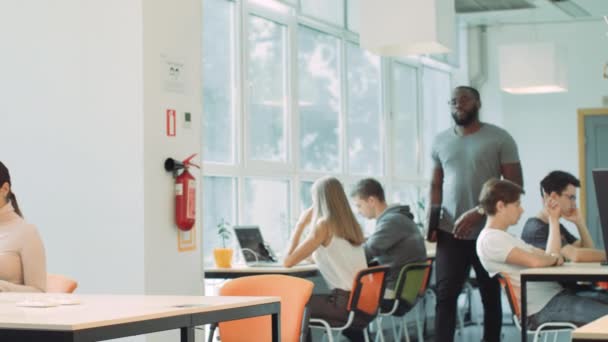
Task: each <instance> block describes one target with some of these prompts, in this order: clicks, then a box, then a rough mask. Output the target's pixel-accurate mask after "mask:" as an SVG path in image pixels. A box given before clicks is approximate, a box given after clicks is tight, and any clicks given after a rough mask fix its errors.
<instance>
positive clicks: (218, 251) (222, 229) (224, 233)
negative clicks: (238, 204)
mask: <svg viewBox="0 0 608 342" xmlns="http://www.w3.org/2000/svg"><path fill="white" fill-rule="evenodd" d="M216 227H217V235H218V236H219V237H220V240H222V248H214V249H213V258H214V259H215V265H216V266H217V267H221V268H230V267H231V262H232V253H233V252H232V248H230V247H226V241H228V240H230V236H231V235H232V231H231V230H230V223H228V222H227V221H226V220H224V218H223V217H222V218H221V219H220V222H219V223H218V224H217V226H216Z"/></svg>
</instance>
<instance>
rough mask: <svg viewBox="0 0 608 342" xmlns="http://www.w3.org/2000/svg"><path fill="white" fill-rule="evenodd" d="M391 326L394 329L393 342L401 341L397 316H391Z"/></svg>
mask: <svg viewBox="0 0 608 342" xmlns="http://www.w3.org/2000/svg"><path fill="white" fill-rule="evenodd" d="M391 326H392V328H393V341H399V339H400V337H401V336H398V334H397V323H396V319H395V316H391Z"/></svg>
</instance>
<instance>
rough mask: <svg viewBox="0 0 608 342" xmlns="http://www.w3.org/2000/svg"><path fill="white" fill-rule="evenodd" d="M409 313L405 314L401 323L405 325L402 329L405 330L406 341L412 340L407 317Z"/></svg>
mask: <svg viewBox="0 0 608 342" xmlns="http://www.w3.org/2000/svg"><path fill="white" fill-rule="evenodd" d="M406 316H407V314H405V315H403V318H402V319H401V325H402V326H403V328H402V329H401V331H403V335H404V336H405V341H406V342H410V332H409V330H408V329H407V318H406Z"/></svg>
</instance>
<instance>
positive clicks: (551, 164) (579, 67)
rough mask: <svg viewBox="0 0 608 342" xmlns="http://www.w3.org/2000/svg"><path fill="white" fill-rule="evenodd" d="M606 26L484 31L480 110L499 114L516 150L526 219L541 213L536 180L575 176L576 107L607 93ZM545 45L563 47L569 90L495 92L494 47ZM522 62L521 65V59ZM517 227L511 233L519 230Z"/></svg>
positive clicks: (596, 104) (589, 24)
mask: <svg viewBox="0 0 608 342" xmlns="http://www.w3.org/2000/svg"><path fill="white" fill-rule="evenodd" d="M606 31H608V28H607V27H606V24H605V23H604V22H600V21H594V22H578V23H560V24H539V25H534V26H530V25H515V26H502V27H492V28H490V29H489V30H488V41H489V44H488V49H489V50H488V56H489V61H490V64H489V75H488V76H489V78H488V82H487V83H486V85H485V86H484V87H483V88H482V89H481V93H482V97H483V99H484V104H483V106H484V112H488V111H493V112H495V113H496V114H499V115H500V116H502V120H503V123H504V125H503V126H504V128H506V129H507V130H508V131H509V132H510V133H511V134H512V135H513V137H514V138H515V140H516V141H517V143H518V146H519V152H520V156H521V161H522V166H523V170H524V183H525V188H526V192H527V196H525V197H524V200H523V206H524V208H525V210H526V212H525V213H524V219H522V222H520V225H519V227H521V225H522V224H523V222H525V218H526V217H528V216H533V215H535V214H536V213H537V212H538V211H539V210H540V209H541V202H540V195H539V190H538V187H539V185H538V184H539V182H540V180H541V179H542V178H543V177H544V176H545V175H546V174H547V173H548V172H549V171H551V170H554V169H561V170H565V171H568V172H571V173H573V174H574V175H577V176H578V145H577V144H578V140H577V139H578V135H577V121H576V118H577V116H576V115H577V114H576V111H577V109H579V108H589V107H601V106H602V97H603V96H605V95H608V81H606V80H604V79H602V66H603V65H604V63H605V62H606V58H608V57H607V55H606V51H607V50H606V47H607V45H608V37H606ZM526 41H528V42H532V41H549V42H556V43H559V44H560V45H561V46H563V47H565V48H566V49H567V58H566V61H567V65H566V66H567V70H568V92H566V93H556V94H544V95H510V94H507V93H505V92H502V91H501V90H500V85H499V75H498V60H499V56H498V46H500V45H501V44H509V43H515V42H526ZM522 63H525V61H522ZM518 230H519V229H514V231H515V232H518Z"/></svg>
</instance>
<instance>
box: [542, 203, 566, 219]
mask: <svg viewBox="0 0 608 342" xmlns="http://www.w3.org/2000/svg"><path fill="white" fill-rule="evenodd" d="M545 210H547V214H549V218H551V219H554V220H559V218H560V217H561V216H562V209H561V208H560V206H559V203H557V201H556V200H555V199H553V198H547V199H546V200H545Z"/></svg>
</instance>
